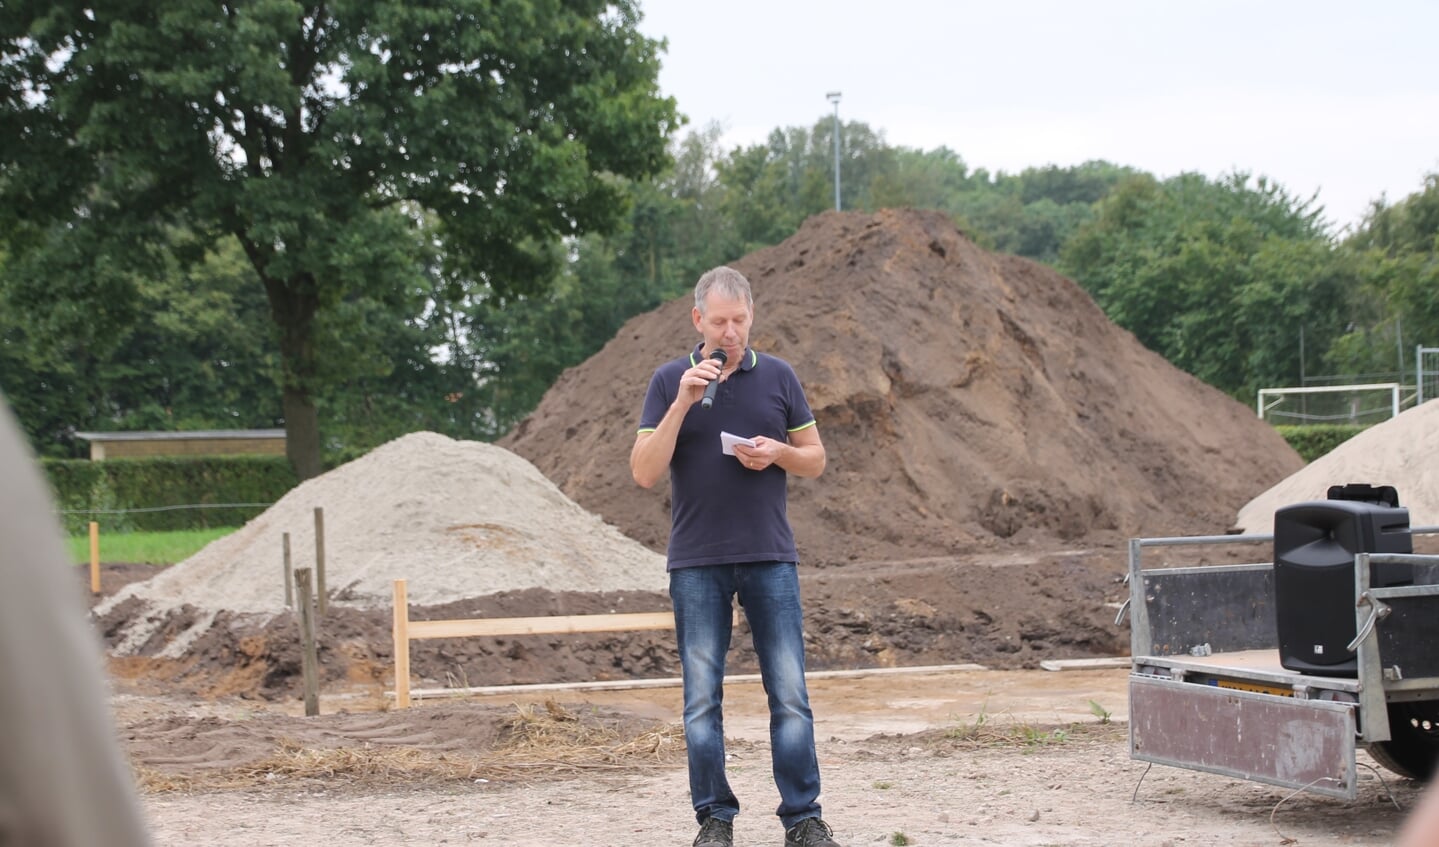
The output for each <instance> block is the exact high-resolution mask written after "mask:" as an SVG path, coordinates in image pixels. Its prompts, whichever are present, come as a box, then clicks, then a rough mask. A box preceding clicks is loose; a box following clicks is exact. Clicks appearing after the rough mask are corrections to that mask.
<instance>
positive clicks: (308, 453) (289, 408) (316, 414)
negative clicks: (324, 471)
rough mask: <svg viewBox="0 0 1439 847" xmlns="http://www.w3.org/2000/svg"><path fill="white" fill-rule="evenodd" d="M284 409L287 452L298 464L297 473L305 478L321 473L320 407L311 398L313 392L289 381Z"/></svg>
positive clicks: (302, 480) (284, 398) (285, 389)
mask: <svg viewBox="0 0 1439 847" xmlns="http://www.w3.org/2000/svg"><path fill="white" fill-rule="evenodd" d="M281 402H282V404H283V409H284V412H285V455H286V456H288V457H289V459H290V464H291V465H292V466H293V467H294V468H295V476H297V477H299V479H300V481H301V482H304V481H305V480H307V479H310V478H311V477H316V476H319V475H320V470H321V466H320V411H319V410H318V409H316V408H315V403H314V401H313V400H311V399H310V392H309V391H306V390H305V389H304V388H302V387H300V386H297V385H288V384H287V385H286V386H285V387H284V394H283V396H282V398H281Z"/></svg>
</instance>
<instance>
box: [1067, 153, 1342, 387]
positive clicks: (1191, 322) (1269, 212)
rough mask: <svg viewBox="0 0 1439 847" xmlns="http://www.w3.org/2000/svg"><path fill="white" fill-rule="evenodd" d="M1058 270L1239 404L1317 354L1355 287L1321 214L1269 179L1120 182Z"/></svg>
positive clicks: (1283, 381) (1293, 375)
mask: <svg viewBox="0 0 1439 847" xmlns="http://www.w3.org/2000/svg"><path fill="white" fill-rule="evenodd" d="M1061 261H1062V264H1061V269H1062V270H1064V271H1065V272H1066V273H1068V274H1070V275H1071V276H1073V278H1074V279H1075V280H1076V281H1078V282H1079V283H1080V284H1081V285H1082V286H1084V288H1085V289H1086V290H1087V291H1089V292H1090V294H1091V295H1093V296H1094V298H1095V300H1096V301H1097V302H1098V303H1099V305H1100V306H1101V308H1103V309H1104V311H1105V312H1106V313H1107V314H1108V315H1109V317H1110V318H1111V319H1112V320H1113V321H1114V322H1115V323H1118V324H1119V325H1120V326H1122V327H1124V328H1125V329H1128V330H1129V331H1130V332H1133V333H1134V334H1135V336H1137V337H1138V338H1139V340H1140V341H1141V342H1143V343H1144V344H1145V346H1147V347H1149V348H1150V349H1151V350H1154V351H1155V352H1157V353H1159V354H1161V355H1162V356H1164V357H1165V358H1166V359H1168V360H1169V361H1170V362H1171V363H1173V364H1174V365H1175V366H1177V367H1179V368H1182V369H1184V370H1186V371H1188V372H1189V373H1192V374H1194V375H1195V376H1197V377H1199V378H1200V379H1203V380H1205V381H1206V382H1208V383H1210V384H1211V385H1214V386H1216V387H1218V388H1220V389H1222V390H1224V391H1228V392H1230V393H1232V394H1235V395H1236V396H1243V397H1245V398H1246V399H1248V397H1251V396H1252V393H1253V391H1254V390H1255V389H1256V388H1258V387H1261V386H1265V385H1289V384H1293V382H1294V381H1295V380H1296V379H1297V377H1298V376H1299V372H1300V363H1299V359H1298V338H1299V335H1300V332H1301V331H1304V332H1306V335H1307V337H1308V341H1309V343H1311V344H1313V345H1314V349H1319V350H1323V349H1326V348H1327V347H1328V345H1329V343H1330V342H1331V341H1332V340H1333V339H1334V338H1336V337H1337V336H1338V334H1339V333H1340V332H1342V331H1343V326H1344V324H1343V320H1344V319H1343V317H1342V316H1343V313H1344V309H1345V305H1346V299H1345V292H1346V291H1347V290H1348V289H1349V288H1351V287H1352V286H1353V285H1354V284H1355V282H1356V280H1355V278H1354V276H1353V273H1352V269H1351V268H1349V267H1348V266H1346V265H1345V264H1344V263H1343V262H1342V261H1340V259H1339V257H1338V256H1337V255H1336V251H1335V250H1334V245H1333V243H1332V242H1331V241H1330V239H1329V237H1328V235H1327V233H1326V232H1325V230H1324V227H1323V225H1322V223H1321V221H1320V210H1316V209H1312V208H1311V207H1310V203H1309V202H1308V201H1302V200H1299V199H1297V198H1295V197H1293V196H1291V195H1289V194H1288V193H1287V192H1285V191H1284V189H1283V188H1282V187H1280V186H1278V185H1275V184H1273V183H1271V182H1269V181H1267V180H1264V179H1258V180H1252V181H1251V179H1250V177H1249V176H1248V175H1246V174H1242V173H1236V174H1231V175H1229V176H1227V177H1224V178H1221V179H1219V180H1217V181H1212V182H1211V181H1210V180H1208V179H1206V178H1205V177H1203V176H1201V175H1199V174H1181V175H1180V176H1177V177H1174V178H1173V179H1170V180H1166V181H1164V182H1160V181H1158V180H1155V179H1154V178H1153V177H1150V176H1147V175H1142V176H1138V177H1133V178H1130V179H1127V180H1125V181H1123V182H1121V183H1120V184H1119V186H1118V187H1116V189H1115V190H1114V191H1113V192H1112V193H1111V194H1110V195H1109V196H1107V197H1106V198H1105V199H1104V200H1102V201H1101V202H1100V203H1099V205H1098V213H1097V215H1096V216H1095V217H1094V219H1093V220H1091V221H1090V222H1089V223H1087V224H1084V225H1083V226H1082V227H1080V229H1079V230H1078V231H1077V232H1076V234H1075V235H1074V237H1073V238H1071V239H1070V240H1069V241H1068V243H1066V244H1065V246H1064V249H1063V252H1062V254H1061Z"/></svg>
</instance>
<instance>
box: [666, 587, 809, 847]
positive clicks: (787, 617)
mask: <svg viewBox="0 0 1439 847" xmlns="http://www.w3.org/2000/svg"><path fill="white" fill-rule="evenodd" d="M735 596H738V597H739V601H740V605H741V606H742V607H743V608H744V613H745V619H746V620H748V621H749V626H750V631H751V632H752V633H753V635H754V647H755V653H756V654H757V655H758V657H759V667H760V676H761V678H762V679H763V680H764V690H765V693H766V694H767V695H768V696H769V737H770V754H771V757H772V759H773V764H774V781H775V785H776V786H777V787H778V788H779V795H780V804H779V809H778V810H776V814H778V815H779V818H780V821H781V822H782V823H783V824H784V826H785V828H786V829H788V828H789V827H791V826H794V825H795V824H796V823H798V822H799V821H801V820H804V819H805V818H812V817H818V816H819V813H820V806H819V802H818V799H819V761H818V759H817V758H816V757H815V750H814V716H813V714H812V713H811V712H810V709H809V693H808V692H807V691H806V689H805V683H804V628H803V621H802V618H801V613H800V603H799V577H798V575H797V572H796V568H795V565H794V563H793V562H753V563H747V564H740V565H703V566H700V567H693V568H680V569H678V570H674V571H671V572H670V599H671V600H672V601H673V602H674V607H675V635H676V638H677V640H678V641H679V650H680V665H681V668H682V670H683V674H684V697H685V711H684V721H685V745H686V747H687V748H688V756H689V774H690V799H691V800H692V801H693V802H694V807H695V818H696V819H697V820H698V821H700V822H701V823H702V822H703V821H704V819H705V818H708V817H715V818H719V819H720V820H733V819H734V816H735V815H737V814H739V801H738V800H737V799H735V796H734V792H732V791H731V790H730V786H729V780H728V779H727V778H726V777H725V750H724V714H723V708H722V707H723V702H724V672H725V654H726V653H728V652H729V646H730V629H731V618H732V616H733V611H732V609H733V606H732V605H731V604H732V602H733V598H734V597H735Z"/></svg>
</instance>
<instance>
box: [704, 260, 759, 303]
mask: <svg viewBox="0 0 1439 847" xmlns="http://www.w3.org/2000/svg"><path fill="white" fill-rule="evenodd" d="M710 294H718V295H719V296H721V297H725V298H727V299H730V300H738V299H740V298H741V297H742V298H744V302H745V305H746V306H749V307H750V308H751V309H753V308H754V294H753V293H752V292H751V291H750V287H749V280H747V279H745V278H744V274H742V273H740V272H739V271H737V270H735V269H734V268H731V267H728V266H726V265H720V266H719V267H717V268H714V269H713V270H708V271H705V273H704V275H703V276H701V277H700V281H699V282H697V283H695V308H696V309H699V310H700V314H701V315H703V314H704V313H705V298H706V297H708V296H709V295H710Z"/></svg>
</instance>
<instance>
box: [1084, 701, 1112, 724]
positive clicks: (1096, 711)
mask: <svg viewBox="0 0 1439 847" xmlns="http://www.w3.org/2000/svg"><path fill="white" fill-rule="evenodd" d="M1089 713H1090V714H1091V715H1094V716H1095V717H1096V718H1099V722H1100V723H1109V721H1110V717H1111V716H1110V714H1109V710H1108V709H1106V708H1104V707H1103V706H1101V705H1099V703H1097V702H1095V701H1094V700H1090V701H1089Z"/></svg>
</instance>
